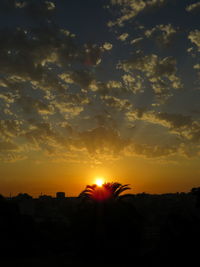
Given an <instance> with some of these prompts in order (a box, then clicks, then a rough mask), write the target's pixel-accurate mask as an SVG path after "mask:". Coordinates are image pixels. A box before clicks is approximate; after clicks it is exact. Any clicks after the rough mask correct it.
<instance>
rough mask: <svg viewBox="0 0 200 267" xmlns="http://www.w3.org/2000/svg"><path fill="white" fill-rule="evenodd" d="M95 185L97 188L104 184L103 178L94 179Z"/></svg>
mask: <svg viewBox="0 0 200 267" xmlns="http://www.w3.org/2000/svg"><path fill="white" fill-rule="evenodd" d="M95 184H96V185H97V186H102V185H103V184H104V178H96V181H95Z"/></svg>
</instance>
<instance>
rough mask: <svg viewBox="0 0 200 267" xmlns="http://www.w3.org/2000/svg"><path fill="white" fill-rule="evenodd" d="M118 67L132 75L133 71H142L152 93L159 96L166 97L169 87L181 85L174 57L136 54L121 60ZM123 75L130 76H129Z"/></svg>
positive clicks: (176, 87) (179, 86) (175, 87)
mask: <svg viewBox="0 0 200 267" xmlns="http://www.w3.org/2000/svg"><path fill="white" fill-rule="evenodd" d="M119 68H121V69H123V70H124V71H125V72H126V73H131V74H132V75H134V71H140V72H141V73H143V74H144V75H145V76H146V78H147V79H148V81H149V82H150V84H151V87H152V89H153V91H154V93H155V94H156V95H157V96H159V97H163V98H168V97H169V96H170V94H169V93H170V89H171V88H174V89H178V88H181V87H182V84H181V80H180V78H179V77H178V76H177V75H176V72H177V68H176V59H175V58H173V57H165V58H159V57H158V56H157V55H155V54H150V55H147V56H143V55H138V56H136V57H134V58H132V59H130V60H127V61H124V62H121V63H120V64H119ZM125 77H126V78H127V77H129V78H130V76H125ZM133 77H134V76H133Z"/></svg>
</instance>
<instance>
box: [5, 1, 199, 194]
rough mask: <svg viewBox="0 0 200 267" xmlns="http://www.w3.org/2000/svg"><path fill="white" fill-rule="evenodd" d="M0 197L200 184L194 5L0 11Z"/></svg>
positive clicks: (38, 5)
mask: <svg viewBox="0 0 200 267" xmlns="http://www.w3.org/2000/svg"><path fill="white" fill-rule="evenodd" d="M0 5H1V7H0V193H1V194H4V195H9V194H12V195H15V194H17V193H19V192H27V193H29V194H31V195H33V196H38V195H39V194H41V193H42V194H51V195H55V192H57V191H65V192H66V194H67V195H68V196H76V195H78V194H79V193H80V192H81V191H82V190H83V189H84V188H85V186H86V185H87V184H93V183H94V181H95V178H96V177H104V179H105V181H108V182H112V181H113V182H116V181H117V182H120V183H122V184H130V185H131V187H132V190H131V193H139V192H147V193H167V192H185V191H190V189H191V188H192V187H196V186H199V184H200V168H199V166H200V28H199V25H200V1H191V0H84V1H83V0H67V1H64V0H62V1H61V0H54V1H53V0H52V1H45V0H25V1H19V0H2V1H1V3H0Z"/></svg>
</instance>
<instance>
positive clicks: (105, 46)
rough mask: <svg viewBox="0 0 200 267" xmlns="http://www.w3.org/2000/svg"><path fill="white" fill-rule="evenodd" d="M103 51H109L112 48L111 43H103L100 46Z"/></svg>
mask: <svg viewBox="0 0 200 267" xmlns="http://www.w3.org/2000/svg"><path fill="white" fill-rule="evenodd" d="M102 47H103V48H104V49H105V50H111V49H112V48H113V45H112V44H111V43H107V42H106V43H104V44H103V46H102Z"/></svg>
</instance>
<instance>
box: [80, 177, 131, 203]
mask: <svg viewBox="0 0 200 267" xmlns="http://www.w3.org/2000/svg"><path fill="white" fill-rule="evenodd" d="M129 189H131V188H130V187H129V184H125V185H122V184H120V183H117V182H110V183H104V184H103V185H102V186H97V185H96V184H93V185H87V186H86V189H85V190H84V191H83V192H81V194H80V195H79V197H81V198H86V199H92V200H94V201H97V202H105V201H108V200H116V199H119V197H120V194H121V193H123V192H124V191H126V190H129Z"/></svg>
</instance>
